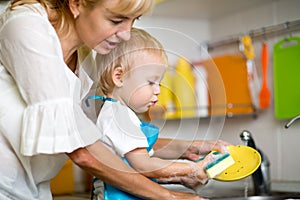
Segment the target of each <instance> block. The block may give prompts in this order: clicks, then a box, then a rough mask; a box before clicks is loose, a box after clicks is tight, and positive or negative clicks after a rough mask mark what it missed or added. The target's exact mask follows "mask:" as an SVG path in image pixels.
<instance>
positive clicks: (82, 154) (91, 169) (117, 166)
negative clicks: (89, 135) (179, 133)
mask: <svg viewBox="0 0 300 200" xmlns="http://www.w3.org/2000/svg"><path fill="white" fill-rule="evenodd" d="M95 153H96V155H95ZM68 156H69V157H70V158H71V159H72V161H73V162H74V163H76V164H77V165H78V166H80V167H81V168H82V169H84V170H85V171H87V172H88V173H90V174H92V175H94V176H96V177H98V178H100V179H101V180H103V181H104V182H106V183H109V184H111V185H114V186H116V187H119V188H120V189H122V190H125V191H127V192H129V193H132V194H134V195H137V196H141V197H143V198H146V199H157V200H170V199H183V200H184V199H191V200H203V198H201V197H199V196H197V195H195V194H190V193H179V192H175V191H170V190H167V189H165V188H163V187H161V186H160V185H159V184H157V183H155V182H153V181H151V180H149V179H148V178H146V177H144V176H142V175H141V174H139V173H136V172H135V171H133V170H132V169H131V168H129V167H128V166H127V165H126V164H125V163H124V162H123V161H121V160H120V159H119V158H118V157H117V156H116V155H114V154H113V153H112V152H111V151H109V150H108V149H107V148H105V147H104V146H103V145H102V144H101V143H100V142H96V143H94V144H92V145H90V146H88V147H87V148H81V149H77V150H75V151H73V152H72V153H68Z"/></svg>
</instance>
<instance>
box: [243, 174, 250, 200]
mask: <svg viewBox="0 0 300 200" xmlns="http://www.w3.org/2000/svg"><path fill="white" fill-rule="evenodd" d="M244 180H245V181H244V186H245V189H244V197H245V199H247V198H248V189H249V183H250V177H247V178H245V179H244Z"/></svg>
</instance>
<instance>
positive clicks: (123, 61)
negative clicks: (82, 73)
mask: <svg viewBox="0 0 300 200" xmlns="http://www.w3.org/2000/svg"><path fill="white" fill-rule="evenodd" d="M145 51H147V52H149V53H155V54H156V55H159V56H161V57H162V59H163V62H164V64H166V65H167V63H168V61H167V55H166V52H165V51H164V49H163V46H162V45H161V43H160V42H159V41H158V40H157V39H155V38H154V37H153V36H151V35H150V34H149V33H147V32H146V31H144V30H142V29H137V28H132V30H131V38H130V40H129V41H124V42H122V43H121V44H119V46H118V47H117V48H115V49H113V50H112V51H111V52H110V53H109V54H106V55H101V54H97V55H96V63H97V67H98V71H99V77H100V80H99V86H98V88H100V89H101V91H102V92H103V94H105V95H107V94H110V93H112V91H113V89H114V87H115V85H114V82H113V80H112V73H113V71H114V69H115V68H116V67H121V68H122V72H123V74H125V73H126V72H128V71H129V70H130V67H131V66H132V63H133V61H134V59H136V57H135V55H136V53H139V52H145Z"/></svg>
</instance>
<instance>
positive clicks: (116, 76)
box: [112, 67, 123, 87]
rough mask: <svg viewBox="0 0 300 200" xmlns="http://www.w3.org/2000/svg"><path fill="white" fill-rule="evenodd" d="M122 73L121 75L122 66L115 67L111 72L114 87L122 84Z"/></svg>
mask: <svg viewBox="0 0 300 200" xmlns="http://www.w3.org/2000/svg"><path fill="white" fill-rule="evenodd" d="M122 75H123V70H122V67H116V68H115V69H114V71H113V73H112V80H113V82H114V84H115V86H116V87H122V86H123V81H122Z"/></svg>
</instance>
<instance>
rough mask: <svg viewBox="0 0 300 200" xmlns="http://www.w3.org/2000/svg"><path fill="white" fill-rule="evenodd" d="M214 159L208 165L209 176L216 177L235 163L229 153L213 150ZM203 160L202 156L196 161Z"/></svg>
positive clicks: (206, 168)
mask: <svg viewBox="0 0 300 200" xmlns="http://www.w3.org/2000/svg"><path fill="white" fill-rule="evenodd" d="M212 154H213V161H212V162H210V163H209V164H208V165H207V166H206V167H205V170H206V173H207V175H208V177H209V178H214V177H216V176H217V175H219V174H221V173H222V172H223V171H224V170H225V169H227V168H228V167H230V166H231V165H233V164H234V160H233V158H232V157H231V155H230V154H229V153H220V152H212ZM200 160H203V158H200V159H199V160H197V161H196V162H199V161H200Z"/></svg>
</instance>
